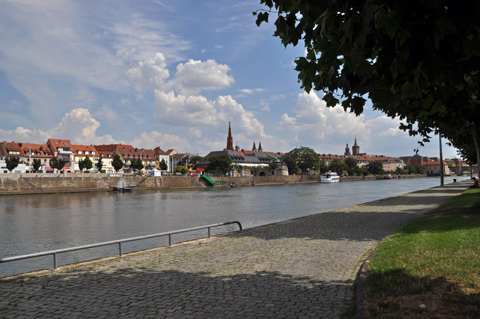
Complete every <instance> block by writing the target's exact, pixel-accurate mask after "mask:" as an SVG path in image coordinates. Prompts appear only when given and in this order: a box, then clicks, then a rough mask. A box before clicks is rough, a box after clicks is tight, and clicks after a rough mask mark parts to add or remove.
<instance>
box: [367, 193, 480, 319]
mask: <svg viewBox="0 0 480 319" xmlns="http://www.w3.org/2000/svg"><path fill="white" fill-rule="evenodd" d="M479 242H480V190H479V189H472V190H468V191H466V192H464V193H463V194H461V195H460V196H456V197H454V198H451V199H449V200H448V201H446V202H445V203H443V204H442V205H441V206H440V207H438V208H437V209H435V210H433V211H431V212H429V213H428V214H426V215H425V216H424V217H422V218H421V219H418V220H416V221H414V222H412V223H410V224H408V225H406V226H405V227H403V228H402V229H400V230H399V231H398V232H396V233H395V234H393V235H391V236H390V237H388V239H385V240H384V241H382V243H381V244H380V245H379V247H378V249H377V251H376V252H375V254H374V256H373V258H372V260H371V261H370V266H369V269H368V274H367V285H366V305H365V309H366V312H367V315H368V318H386V317H388V318H400V317H401V318H418V316H419V314H421V316H425V317H429V318H479V317H480V308H479V307H478V306H479V305H480V273H479V269H480V249H479V246H478V243H479Z"/></svg>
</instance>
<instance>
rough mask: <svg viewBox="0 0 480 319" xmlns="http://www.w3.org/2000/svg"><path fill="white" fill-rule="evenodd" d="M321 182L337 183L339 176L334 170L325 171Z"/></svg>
mask: <svg viewBox="0 0 480 319" xmlns="http://www.w3.org/2000/svg"><path fill="white" fill-rule="evenodd" d="M320 182H321V183H338V182H340V176H338V174H337V173H336V172H327V173H325V174H323V175H322V178H321V179H320Z"/></svg>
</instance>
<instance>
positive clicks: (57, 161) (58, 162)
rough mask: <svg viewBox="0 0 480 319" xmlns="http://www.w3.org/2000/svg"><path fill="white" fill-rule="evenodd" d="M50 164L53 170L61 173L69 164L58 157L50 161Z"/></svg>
mask: <svg viewBox="0 0 480 319" xmlns="http://www.w3.org/2000/svg"><path fill="white" fill-rule="evenodd" d="M49 163H50V167H51V168H56V169H57V170H59V171H60V170H62V169H63V167H64V166H65V164H67V162H66V161H64V160H63V159H57V158H56V157H53V158H52V159H50V162H49Z"/></svg>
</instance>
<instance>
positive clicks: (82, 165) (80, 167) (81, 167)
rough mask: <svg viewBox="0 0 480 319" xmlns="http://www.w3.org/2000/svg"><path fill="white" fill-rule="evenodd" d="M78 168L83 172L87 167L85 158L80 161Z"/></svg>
mask: <svg viewBox="0 0 480 319" xmlns="http://www.w3.org/2000/svg"><path fill="white" fill-rule="evenodd" d="M78 169H79V170H80V172H82V173H83V170H84V169H85V163H84V161H83V159H81V160H79V161H78Z"/></svg>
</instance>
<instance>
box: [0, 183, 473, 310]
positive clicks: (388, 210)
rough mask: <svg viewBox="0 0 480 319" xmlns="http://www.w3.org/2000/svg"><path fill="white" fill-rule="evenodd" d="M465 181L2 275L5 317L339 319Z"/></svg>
mask: <svg viewBox="0 0 480 319" xmlns="http://www.w3.org/2000/svg"><path fill="white" fill-rule="evenodd" d="M467 186H468V184H467V183H454V184H449V185H447V186H445V187H436V188H432V189H427V190H424V191H419V192H415V193H411V194H407V195H404V196H399V197H393V198H389V199H384V200H380V201H377V202H372V203H367V204H364V205H359V206H353V207H349V208H344V209H341V210H339V211H334V212H327V213H321V214H316V215H311V216H307V217H302V218H297V219H293V220H288V221H284V222H279V223H276V224H271V225H266V226H262V227H257V228H253V229H247V230H245V231H244V232H243V233H239V232H235V233H232V234H229V235H226V236H222V237H219V238H213V239H211V240H208V239H205V240H199V241H194V242H191V243H188V244H180V245H176V246H173V247H172V248H160V249H156V250H151V251H149V252H142V253H133V254H129V255H126V256H125V257H123V258H116V259H113V260H104V261H97V262H96V263H89V264H88V263H87V264H78V265H72V266H70V267H64V268H63V269H61V270H60V271H57V272H55V273H51V274H50V275H47V276H40V277H36V278H35V277H33V276H32V277H27V278H23V280H22V279H21V278H20V279H18V278H17V280H14V279H12V280H8V281H6V280H2V281H0V296H2V298H0V317H1V318H331V319H339V318H342V313H343V312H345V311H347V310H348V309H349V308H350V307H352V304H353V300H352V298H353V296H354V287H353V285H354V282H355V278H356V274H357V271H358V269H359V267H360V265H361V263H362V262H363V260H364V259H365V256H366V255H367V254H368V253H369V252H370V250H371V249H372V248H373V247H374V246H375V245H376V244H377V243H378V242H379V241H380V240H382V239H383V238H385V237H387V236H389V235H390V234H391V233H393V232H394V231H396V230H397V229H398V228H399V227H401V226H402V225H404V224H406V223H408V222H409V221H411V220H413V219H415V218H418V217H419V216H421V215H422V214H424V213H425V212H427V211H429V210H431V209H434V208H435V207H437V206H438V205H439V204H440V203H442V202H443V201H445V200H447V199H448V198H450V197H452V196H455V195H457V194H460V193H461V192H463V191H464V190H465V189H466V188H467Z"/></svg>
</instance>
